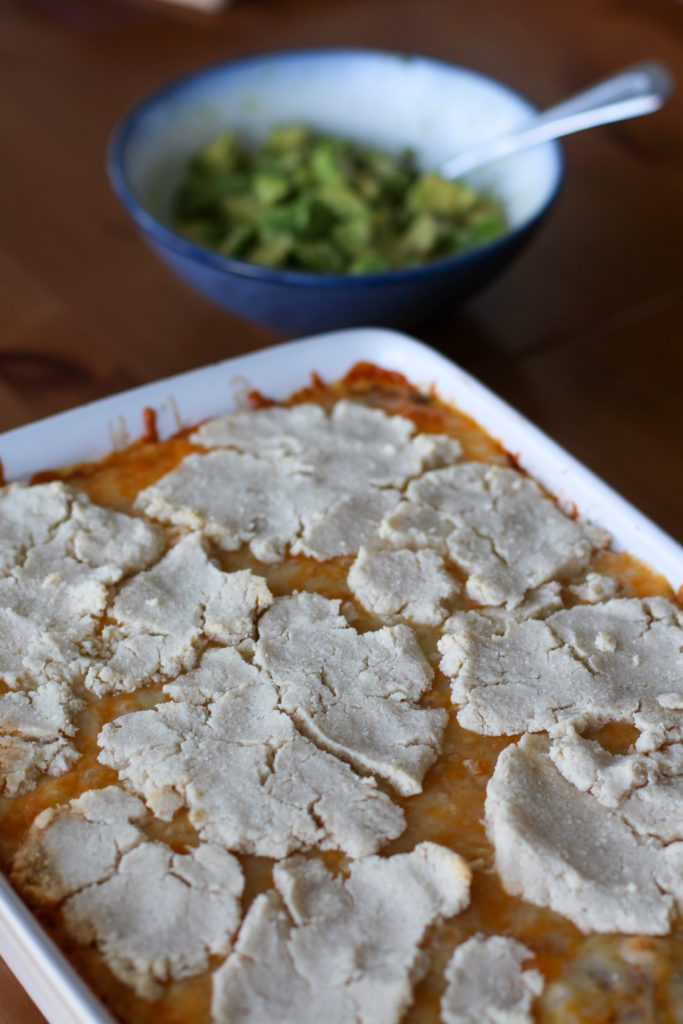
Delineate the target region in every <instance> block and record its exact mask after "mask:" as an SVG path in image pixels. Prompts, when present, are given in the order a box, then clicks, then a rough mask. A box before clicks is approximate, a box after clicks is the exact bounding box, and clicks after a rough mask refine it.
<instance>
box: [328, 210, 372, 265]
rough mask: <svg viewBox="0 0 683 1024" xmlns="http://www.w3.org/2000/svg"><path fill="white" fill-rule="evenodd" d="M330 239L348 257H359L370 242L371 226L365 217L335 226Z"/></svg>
mask: <svg viewBox="0 0 683 1024" xmlns="http://www.w3.org/2000/svg"><path fill="white" fill-rule="evenodd" d="M332 238H333V239H334V241H335V243H336V244H337V245H338V246H339V248H340V249H341V250H342V251H343V252H345V253H347V255H349V256H360V255H362V253H363V251H364V250H366V249H368V248H369V246H370V245H371V242H372V224H371V222H370V220H369V218H367V217H358V218H356V219H355V220H347V221H344V223H343V224H335V226H334V227H333V229H332Z"/></svg>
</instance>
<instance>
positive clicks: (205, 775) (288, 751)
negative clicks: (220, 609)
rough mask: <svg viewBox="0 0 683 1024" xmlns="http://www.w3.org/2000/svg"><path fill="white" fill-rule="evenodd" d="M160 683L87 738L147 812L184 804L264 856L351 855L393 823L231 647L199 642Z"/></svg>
mask: <svg viewBox="0 0 683 1024" xmlns="http://www.w3.org/2000/svg"><path fill="white" fill-rule="evenodd" d="M164 693H165V694H166V695H167V696H168V697H170V698H171V699H170V700H168V701H166V702H165V703H161V704H159V705H157V706H156V707H155V708H152V709H149V710H147V711H136V712H133V713H132V714H128V715H121V716H119V717H118V718H117V719H115V720H114V721H113V722H111V723H110V724H109V725H105V726H104V728H103V729H102V732H101V734H100V740H99V742H100V746H101V747H102V751H101V753H100V760H101V761H102V762H103V763H104V764H108V765H110V766H111V767H113V768H116V769H117V770H118V771H119V774H120V776H121V777H122V778H123V779H125V780H126V781H127V782H128V783H129V785H130V786H131V787H132V788H133V789H135V790H136V792H138V793H140V794H141V795H142V796H144V798H145V800H146V801H147V803H148V804H149V806H150V807H151V808H152V810H153V811H154V812H155V813H156V814H157V815H158V816H159V817H161V818H164V819H167V820H168V819H170V818H171V817H172V816H173V814H174V813H175V812H176V810H177V809H178V808H180V807H183V806H186V807H188V808H189V811H190V820H191V821H192V823H193V824H194V826H195V827H196V828H197V830H198V832H199V833H200V835H201V836H202V837H203V838H205V839H207V840H211V841H214V842H220V843H222V844H223V845H224V846H226V847H228V848H229V849H234V850H238V851H241V852H246V853H254V854H257V855H260V856H264V857H283V856H285V855H286V854H288V853H291V852H292V851H294V850H301V849H307V848H309V847H313V846H321V847H322V848H324V849H326V848H341V849H343V850H344V851H346V853H348V854H349V855H350V856H352V857H360V856H364V855H365V854H368V853H372V852H374V851H375V850H377V849H378V848H379V846H380V845H381V844H382V843H384V842H386V841H387V840H388V839H393V838H395V837H396V836H397V835H399V834H400V833H401V832H402V831H403V828H404V825H405V821H404V817H403V812H402V811H401V810H400V809H399V808H398V807H396V806H394V804H393V803H392V802H391V800H390V799H389V798H388V797H387V796H386V795H385V794H384V793H382V792H381V791H380V790H379V789H378V788H377V787H376V785H375V784H374V781H373V780H372V779H365V778H361V777H360V776H358V775H357V774H356V773H355V772H354V771H353V770H352V769H351V768H350V767H349V766H348V765H346V764H344V763H343V762H341V761H340V760H338V759H337V758H336V757H334V756H333V755H331V754H328V753H326V752H325V751H324V750H320V749H318V747H316V746H315V745H314V744H313V743H311V742H310V741H309V740H308V739H306V738H305V737H304V736H302V735H300V733H299V732H298V731H297V729H296V728H295V726H294V724H293V722H292V719H291V718H290V717H289V716H288V715H287V714H285V713H284V712H283V711H281V710H280V709H279V705H278V695H277V691H276V689H275V687H274V686H273V683H272V681H271V680H270V678H269V677H268V676H267V674H266V673H265V672H263V671H260V670H259V669H258V668H256V667H255V666H253V665H249V664H248V663H247V662H246V661H244V660H243V659H242V658H241V657H240V655H239V654H238V652H237V651H236V650H235V649H234V648H224V649H217V650H210V651H207V653H206V654H205V655H204V656H203V658H202V660H201V662H200V665H199V667H198V668H197V669H195V670H194V671H192V672H189V673H187V674H186V675H182V676H179V677H178V679H176V680H175V681H174V682H173V683H168V684H167V685H166V686H165V687H164Z"/></svg>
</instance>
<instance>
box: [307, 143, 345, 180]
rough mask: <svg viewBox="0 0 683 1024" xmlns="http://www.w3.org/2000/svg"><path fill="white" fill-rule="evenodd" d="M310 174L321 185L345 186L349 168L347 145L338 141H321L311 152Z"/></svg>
mask: <svg viewBox="0 0 683 1024" xmlns="http://www.w3.org/2000/svg"><path fill="white" fill-rule="evenodd" d="M310 166H311V173H312V174H313V177H314V178H315V180H316V181H317V182H319V183H320V184H321V185H345V184H347V182H348V181H349V177H350V174H351V166H350V162H349V146H348V143H344V142H341V141H340V140H339V139H321V140H320V141H319V142H316V144H315V145H314V146H313V149H312V151H311V164H310Z"/></svg>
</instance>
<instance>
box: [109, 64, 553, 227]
mask: <svg viewBox="0 0 683 1024" xmlns="http://www.w3.org/2000/svg"><path fill="white" fill-rule="evenodd" d="M533 113H534V108H533V106H531V104H529V103H528V102H527V101H526V100H524V99H522V98H521V97H519V96H518V95H516V94H515V93H513V92H511V91H510V90H509V89H508V88H507V87H505V86H503V85H501V84H499V83H497V82H494V81H492V80H490V79H488V78H485V77H483V76H481V75H479V74H477V73H475V72H472V71H468V70H466V69H464V68H458V67H452V66H449V65H446V64H440V63H438V62H436V61H431V60H429V59H427V58H421V57H408V56H401V55H398V54H390V53H371V52H363V51H343V50H342V51H327V52H325V51H312V52H309V53H296V54H274V55H272V56H265V57H258V58H252V59H248V60H247V61H244V62H237V63H235V64H232V65H227V66H224V67H221V68H215V69H209V70H207V71H205V72H203V73H200V74H199V75H198V76H197V77H196V78H190V79H186V80H185V81H184V82H182V83H181V84H179V85H176V86H171V87H169V88H168V89H167V90H165V91H162V92H161V93H159V94H157V95H156V96H154V97H152V98H151V99H150V100H149V101H147V103H146V104H143V107H142V108H141V110H140V111H139V114H138V117H137V119H136V121H135V124H134V126H133V128H132V130H131V131H130V133H129V135H128V137H127V143H126V147H125V151H124V156H123V171H124V174H125V176H126V179H127V181H128V186H129V188H130V189H131V191H132V193H133V195H134V196H135V198H136V199H137V201H138V202H139V203H140V205H141V206H143V207H144V208H145V209H146V210H147V211H148V212H149V213H150V214H151V215H152V216H153V217H155V218H156V219H157V220H160V221H161V222H162V223H166V224H168V223H169V210H170V204H171V198H172V196H173V193H174V191H175V189H176V188H177V186H178V184H179V182H180V180H181V178H182V175H183V171H184V167H185V164H186V161H187V159H188V157H189V156H190V155H191V154H192V153H194V152H196V150H197V149H199V148H200V147H201V146H202V145H204V144H205V143H207V142H209V141H210V140H211V139H212V138H214V137H215V136H216V135H217V134H219V133H220V132H221V131H224V130H225V129H227V128H233V129H235V130H236V131H237V132H238V133H239V134H240V135H242V136H243V137H244V138H245V140H247V141H254V142H255V141H258V140H259V139H260V138H262V137H263V136H264V135H265V134H266V133H267V132H268V130H269V129H270V128H271V127H273V126H274V125H278V124H288V123H289V124H291V123H303V124H307V125H310V126H311V127H312V128H313V129H315V130H317V131H321V132H330V133H334V134H338V135H341V136H345V137H347V138H352V139H356V140H357V141H359V142H361V143H367V144H371V145H374V146H376V147H378V148H382V149H386V150H388V151H392V152H398V151H400V150H402V149H405V148H406V147H411V148H412V149H413V150H414V151H415V152H416V154H417V157H418V160H419V162H420V164H421V166H422V167H424V168H432V167H438V165H439V163H440V162H441V161H443V160H445V159H446V158H447V157H449V156H452V155H453V154H454V153H457V152H459V151H460V150H462V149H465V148H467V147H468V146H471V145H475V144H476V143H478V142H481V141H483V140H484V139H487V138H491V137H493V136H495V135H497V134H499V133H500V132H502V131H504V130H505V129H507V128H508V127H510V126H512V125H515V124H520V123H523V122H524V121H525V120H526V119H527V118H528V117H529V116H531V115H532V114H533ZM560 171H561V159H560V151H559V147H558V146H557V144H556V143H545V144H544V145H541V146H537V147H536V148H534V149H532V150H529V151H527V152H525V153H519V154H516V155H515V156H512V157H507V158H506V159H505V160H501V161H498V162H497V163H494V164H491V165H490V166H488V167H486V168H482V169H480V170H479V171H478V172H476V173H475V174H473V175H471V176H470V178H469V180H471V181H472V183H473V184H474V185H475V186H476V187H478V188H484V189H487V190H491V191H492V192H495V194H496V195H498V196H499V197H500V198H501V199H502V201H503V203H504V204H505V207H506V210H507V214H508V219H509V222H510V226H511V228H515V227H519V226H521V225H523V224H524V223H526V222H527V221H529V220H531V219H532V218H533V217H534V216H535V215H536V214H537V213H539V212H540V210H541V209H542V208H543V207H544V206H545V204H546V202H547V201H548V200H549V199H550V197H551V196H552V194H553V192H554V191H555V189H556V187H557V184H558V180H559V176H560Z"/></svg>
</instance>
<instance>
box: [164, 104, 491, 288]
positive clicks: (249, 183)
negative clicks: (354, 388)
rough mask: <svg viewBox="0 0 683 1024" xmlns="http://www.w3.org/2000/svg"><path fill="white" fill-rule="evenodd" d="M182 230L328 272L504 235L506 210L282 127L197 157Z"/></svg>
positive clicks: (418, 259) (452, 184) (362, 151)
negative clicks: (254, 142)
mask: <svg viewBox="0 0 683 1024" xmlns="http://www.w3.org/2000/svg"><path fill="white" fill-rule="evenodd" d="M173 219H174V225H175V227H176V228H177V229H178V231H179V232H180V233H181V234H183V235H185V237H186V238H189V239H191V240H192V241H193V242H195V243H196V244H198V245H203V246H205V247H207V248H210V249H215V250H216V251H218V252H220V253H222V254H223V255H225V256H230V257H231V258H233V259H240V260H244V261H246V262H251V263H259V264H262V265H263V266H268V267H287V268H290V269H299V270H306V271H318V272H320V273H326V274H344V273H347V274H369V273H373V272H378V271H385V270H392V269H395V268H398V267H406V266H417V265H420V264H423V263H427V262H429V261H431V260H435V259H443V258H445V257H447V256H451V255H454V254H455V253H458V252H462V251H465V250H468V249H472V248H474V247H476V246H477V245H482V244H484V243H485V242H488V241H491V240H492V239H494V238H497V237H498V236H499V235H502V234H503V233H504V232H505V230H506V220H505V213H504V210H503V206H502V204H501V203H500V202H499V201H498V200H496V199H495V198H493V197H492V196H489V195H484V194H479V193H477V192H475V191H474V190H473V189H471V188H470V187H469V185H467V184H465V183H463V182H461V181H447V180H445V179H444V178H440V177H439V176H438V175H437V174H433V173H420V172H418V170H417V168H416V165H415V159H414V155H413V154H412V153H411V152H410V151H407V150H406V151H404V152H403V153H400V154H398V155H393V154H391V153H386V152H384V151H382V150H377V149H374V148H372V147H370V146H364V145H360V144H357V143H354V142H351V141H350V140H348V139H341V138H335V137H333V136H329V135H318V134H316V133H314V132H313V131H312V130H311V129H310V128H308V127H306V126H304V125H297V124H293V125H279V126H277V127H275V128H274V129H273V130H272V131H271V132H270V134H269V135H268V137H267V138H266V139H264V141H263V143H262V144H261V145H260V146H257V147H249V146H247V145H245V144H244V143H242V142H241V141H240V139H238V137H237V136H236V135H235V134H234V133H232V132H229V131H228V132H223V133H222V134H221V135H219V136H218V137H217V138H215V139H213V140H212V141H211V142H209V143H208V145H206V146H204V147H203V148H202V149H200V150H199V151H198V152H197V153H195V155H194V156H193V157H192V158H191V160H190V161H189V163H188V166H187V172H186V176H185V178H184V180H183V182H182V184H181V186H180V188H179V189H178V191H177V192H176V195H175V197H174V202H173Z"/></svg>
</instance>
